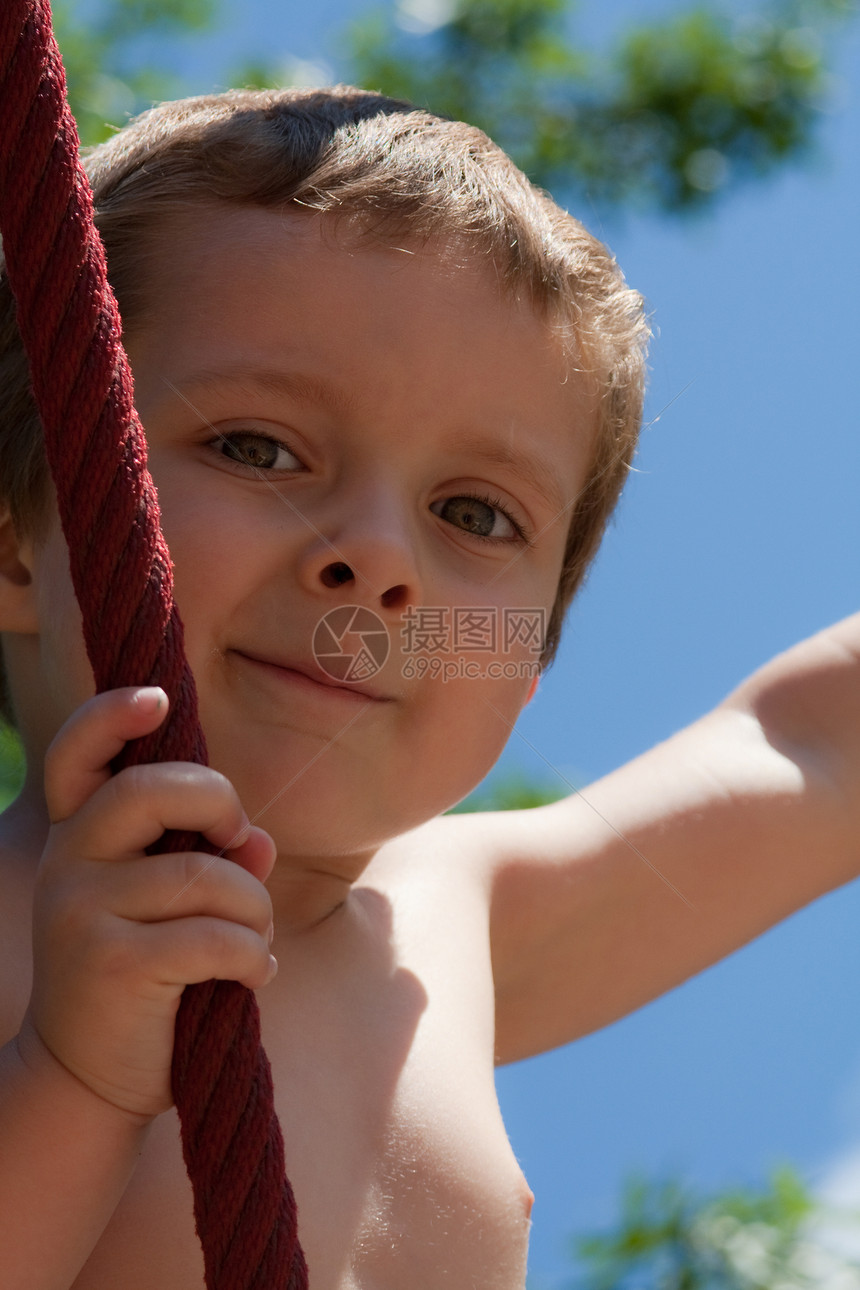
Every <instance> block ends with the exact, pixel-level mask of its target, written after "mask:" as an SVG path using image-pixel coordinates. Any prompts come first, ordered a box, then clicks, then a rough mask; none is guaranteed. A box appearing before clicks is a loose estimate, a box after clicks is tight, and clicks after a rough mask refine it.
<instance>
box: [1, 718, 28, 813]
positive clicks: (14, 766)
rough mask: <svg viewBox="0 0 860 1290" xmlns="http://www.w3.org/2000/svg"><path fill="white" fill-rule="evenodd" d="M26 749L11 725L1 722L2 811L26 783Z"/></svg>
mask: <svg viewBox="0 0 860 1290" xmlns="http://www.w3.org/2000/svg"><path fill="white" fill-rule="evenodd" d="M24 770H25V766H24V751H23V749H22V747H21V740H20V739H19V738H18V735H17V733H16V731H14V730H13V729H12V728H11V726H7V725H5V724H4V723H2V722H0V811H5V810H6V807H7V806H8V805H9V803H10V802H12V801H14V799H15V798H16V797H17V796H18V794H19V792H20V791H21V786H22V784H23V783H24Z"/></svg>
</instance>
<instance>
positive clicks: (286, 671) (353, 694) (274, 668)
mask: <svg viewBox="0 0 860 1290" xmlns="http://www.w3.org/2000/svg"><path fill="white" fill-rule="evenodd" d="M231 652H232V653H233V654H235V655H236V656H237V657H238V658H240V659H243V660H244V661H245V662H246V663H250V664H251V665H252V666H253V667H254V668H261V669H265V670H266V672H268V673H269V675H271V676H273V677H278V678H279V679H280V680H282V681H284V682H286V683H287V684H292V685H295V686H297V687H300V688H301V689H303V690H306V691H307V692H313V691H317V692H326V691H331V690H333V691H336V692H337V693H338V694H343V695H348V696H349V697H350V698H352V699H355V700H357V701H362V702H365V703H367V702H368V701H370V702H373V703H386V702H389V701H390V696H388V695H385V694H383V693H382V692H381V691H380V690H378V689H376V687H375V686H372V685H368V684H367V682H362V683H361V684H360V685H352V684H350V683H349V682H346V683H344V682H340V681H336V680H335V679H334V678H333V677H330V676H327V675H326V673H325V672H324V671H323V670H322V668H321V667H319V665H318V664H317V663H315V662H311V663H306V662H304V661H302V662H297V661H295V660H292V659H291V660H289V661H288V660H286V659H274V658H271V657H264V656H263V655H260V654H251V653H248V651H246V650H237V649H234V650H232V651H231Z"/></svg>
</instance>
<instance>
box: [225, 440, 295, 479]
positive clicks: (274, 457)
mask: <svg viewBox="0 0 860 1290" xmlns="http://www.w3.org/2000/svg"><path fill="white" fill-rule="evenodd" d="M216 447H217V450H218V452H220V453H221V455H222V456H223V457H228V458H229V459H230V460H231V461H235V462H238V463H239V465H241V466H251V467H253V468H254V469H255V470H300V469H301V465H302V463H301V462H300V461H299V459H298V457H296V456H295V454H294V453H292V452H290V450H289V448H287V447H286V445H285V444H282V443H279V442H278V440H277V439H270V438H269V437H268V435H263V434H255V433H253V432H252V431H239V432H234V433H232V434H229V435H225V434H222V435H220V436H219V438H218V442H217V444H216Z"/></svg>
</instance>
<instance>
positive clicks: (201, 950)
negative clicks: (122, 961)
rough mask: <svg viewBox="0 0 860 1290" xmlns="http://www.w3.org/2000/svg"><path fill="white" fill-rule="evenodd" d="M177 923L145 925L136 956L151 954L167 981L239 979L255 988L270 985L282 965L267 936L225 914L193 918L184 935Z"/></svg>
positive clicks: (172, 983) (163, 980)
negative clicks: (241, 924) (276, 958)
mask: <svg viewBox="0 0 860 1290" xmlns="http://www.w3.org/2000/svg"><path fill="white" fill-rule="evenodd" d="M175 927H176V925H175V924H174V925H173V926H171V924H169V923H150V924H149V925H148V926H146V927H144V928H141V929H140V935H139V937H138V938H137V945H136V952H135V961H136V963H137V964H138V965H139V964H140V963H141V962H142V961H143V962H145V960H146V959H147V958H149V957H150V956H151V959H152V962H153V963H157V964H158V975H159V977H160V979H161V983H162V984H163V985H165V986H173V987H175V986H186V985H195V984H199V982H201V981H209V980H212V979H213V978H214V979H215V980H216V981H238V982H239V983H240V984H241V985H245V986H247V987H248V989H249V990H257V989H260V988H261V987H262V986H264V985H267V984H268V983H269V981H270V980H271V979H272V977H273V976H274V975H275V972H276V971H277V963H276V962H275V960H274V958H273V957H272V955H271V953H270V952H269V946H268V942H267V939H266V937H265V936H258V935H257V933H256V932H254V931H251V929H250V928H248V927H241V926H239V925H238V924H237V923H229V922H225V921H224V920H223V919H220V918H187V919H184V920H183V922H182V936H181V938H179V937H177V936H176V932H175Z"/></svg>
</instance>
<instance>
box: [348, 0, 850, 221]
mask: <svg viewBox="0 0 860 1290" xmlns="http://www.w3.org/2000/svg"><path fill="white" fill-rule="evenodd" d="M570 11H571V10H570V6H569V5H567V4H565V3H564V0H400V3H399V5H398V7H397V9H396V10H395V11H394V12H393V13H392V12H388V13H385V14H382V13H379V12H377V13H375V14H373V15H371V16H369V17H368V18H365V19H362V20H360V21H359V22H358V23H356V24H355V25H354V26H353V27H352V28H351V29H350V30H349V32H348V35H347V48H348V50H349V54H350V57H351V60H352V68H353V79H355V80H357V81H358V82H359V83H361V84H363V85H366V86H368V87H369V88H373V89H380V90H383V91H384V92H386V93H388V94H392V95H394V96H396V97H402V98H407V99H411V100H412V101H414V102H416V103H419V104H421V105H424V106H428V107H430V108H431V109H432V110H433V111H435V112H441V113H443V114H445V115H448V116H452V117H462V118H463V119H465V120H468V121H471V122H473V123H474V124H476V125H479V126H481V128H482V129H484V130H486V132H487V133H488V134H489V135H491V137H492V138H494V139H495V140H496V141H497V142H498V143H500V144H501V145H502V147H503V148H505V149H506V151H508V152H509V153H510V155H511V156H512V157H513V158H514V159H515V160H516V161H517V163H518V164H519V165H520V166H521V167H522V168H523V169H524V170H525V171H526V173H527V174H528V175H529V177H530V178H531V179H532V180H533V181H534V182H535V183H537V184H540V185H541V186H543V187H545V188H549V189H551V190H552V191H554V192H555V193H557V194H558V193H564V194H570V193H572V192H575V191H577V190H578V191H579V192H580V193H582V192H587V193H588V195H589V196H590V197H591V198H592V199H594V200H595V201H597V202H599V203H601V202H602V203H608V204H615V205H620V204H623V205H627V206H630V205H633V206H640V207H641V206H653V207H656V208H658V209H660V210H664V211H671V212H689V211H693V210H697V209H701V208H703V207H704V206H706V205H707V204H709V203H710V202H712V201H713V199H714V197H715V196H716V195H717V194H719V193H721V192H723V191H724V190H727V189H728V188H730V187H731V186H732V185H733V184H734V183H737V182H738V181H740V180H742V179H747V178H750V177H757V176H761V175H763V174H765V173H767V172H768V171H770V170H772V169H773V168H774V167H775V166H777V165H779V164H780V163H781V162H784V161H785V160H787V159H788V158H790V157H793V156H798V155H801V154H803V153H804V152H805V151H807V150H808V148H809V146H810V144H811V142H812V140H813V138H814V133H815V125H816V121H817V117H818V115H819V112H820V110H821V107H822V105H823V104H824V103H826V101H827V99H828V95H829V94H830V92H831V89H832V82H831V77H830V75H829V73H828V70H827V62H826V36H827V35H828V33H829V29H830V28H831V27H832V25H833V24H834V23H835V22H837V21H839V20H843V19H845V18H847V17H848V16H849V15H850V14H851V13H852V12H853V6H852V5H850V4H849V3H847V0H818V3H803V4H802V3H796V2H795V0H791V2H788V0H784V2H783V3H780V4H777V5H776V6H775V7H774V8H772V9H771V10H768V11H765V10H760V11H758V12H754V13H749V12H748V13H747V14H744V15H743V16H742V17H740V18H731V17H729V16H728V15H726V14H724V13H722V12H721V11H720V10H718V9H717V8H713V7H704V6H698V7H690V8H687V9H683V10H681V11H680V12H678V13H676V14H674V15H672V16H670V17H668V18H665V19H662V20H659V21H653V22H648V23H642V24H637V25H636V26H633V27H630V28H628V29H627V30H626V31H625V32H624V33H623V34H622V36H621V37H620V39H619V40H618V42H617V43H616V45H615V46H614V47H613V48H612V49H610V50H609V52H608V53H606V54H604V55H598V54H597V53H596V52H595V51H593V50H584V49H581V48H578V47H577V46H576V45H575V44H574V43H572V42H571V41H570V39H569V37H568V35H567V27H568V24H567V22H566V19H567V18H568V16H569V13H570Z"/></svg>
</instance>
